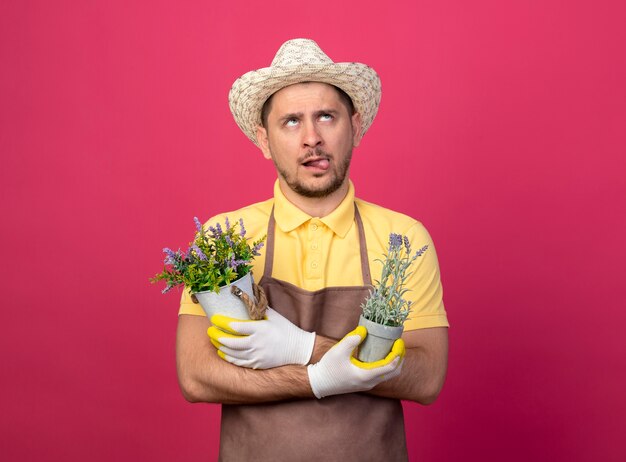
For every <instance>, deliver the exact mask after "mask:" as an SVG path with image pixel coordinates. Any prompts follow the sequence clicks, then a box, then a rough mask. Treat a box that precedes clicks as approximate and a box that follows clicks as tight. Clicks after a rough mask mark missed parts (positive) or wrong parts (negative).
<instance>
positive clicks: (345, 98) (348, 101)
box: [261, 82, 354, 129]
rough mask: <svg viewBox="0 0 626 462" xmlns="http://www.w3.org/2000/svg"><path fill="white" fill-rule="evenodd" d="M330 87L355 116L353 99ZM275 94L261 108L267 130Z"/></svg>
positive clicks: (339, 89)
mask: <svg viewBox="0 0 626 462" xmlns="http://www.w3.org/2000/svg"><path fill="white" fill-rule="evenodd" d="M300 83H311V82H300ZM321 83H324V82H321ZM329 85H330V84H329ZM330 86H331V87H333V88H334V89H335V90H337V93H338V94H339V99H340V100H341V102H342V103H343V104H344V106H345V107H346V109H347V110H348V114H350V117H352V116H353V115H354V103H352V98H350V96H348V94H347V93H346V92H345V91H343V90H342V89H341V88H339V87H336V86H335V85H330ZM274 94H275V93H272V95H271V96H270V97H269V98H267V99H266V100H265V103H263V107H262V108H261V124H263V127H264V128H265V129H267V117H268V116H269V114H270V111H271V110H272V98H273V97H274Z"/></svg>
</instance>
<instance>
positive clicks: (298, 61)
mask: <svg viewBox="0 0 626 462" xmlns="http://www.w3.org/2000/svg"><path fill="white" fill-rule="evenodd" d="M311 64H313V65H315V64H318V65H319V64H322V65H323V64H333V60H332V59H330V58H329V57H328V56H327V55H326V53H324V52H323V51H322V49H321V48H320V47H319V45H318V44H317V43H315V41H313V40H311V39H293V40H288V41H286V42H285V43H283V44H282V46H281V47H280V48H279V49H278V52H277V53H276V56H274V60H273V61H272V64H271V67H293V66H302V65H311Z"/></svg>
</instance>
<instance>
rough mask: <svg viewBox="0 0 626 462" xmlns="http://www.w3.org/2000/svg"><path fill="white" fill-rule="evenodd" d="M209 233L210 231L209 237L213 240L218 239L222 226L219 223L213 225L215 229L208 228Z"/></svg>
mask: <svg viewBox="0 0 626 462" xmlns="http://www.w3.org/2000/svg"><path fill="white" fill-rule="evenodd" d="M209 231H211V237H212V238H213V239H218V238H219V237H221V235H222V232H223V231H222V226H221V225H220V224H219V223H217V224H216V225H215V228H214V227H213V226H209Z"/></svg>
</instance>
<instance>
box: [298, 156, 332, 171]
mask: <svg viewBox="0 0 626 462" xmlns="http://www.w3.org/2000/svg"><path fill="white" fill-rule="evenodd" d="M304 165H305V166H306V167H313V168H318V169H320V170H326V169H328V165H329V162H328V159H317V160H312V161H310V162H306V163H305V164H304Z"/></svg>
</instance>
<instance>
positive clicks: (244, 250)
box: [150, 217, 265, 293]
mask: <svg viewBox="0 0 626 462" xmlns="http://www.w3.org/2000/svg"><path fill="white" fill-rule="evenodd" d="M193 220H194V222H195V224H196V234H195V238H194V240H193V241H192V242H191V243H190V244H189V248H188V249H187V251H186V252H183V251H181V250H180V249H178V250H177V251H176V252H174V251H173V250H171V249H169V248H167V247H166V248H164V249H163V252H164V253H165V260H164V263H165V267H164V268H163V271H162V272H161V273H159V274H157V275H155V277H154V278H151V279H150V281H151V282H152V283H155V282H158V281H165V282H166V287H165V289H163V293H166V292H169V291H170V290H171V289H172V288H173V287H176V286H179V285H183V284H184V285H185V286H186V287H187V288H189V289H190V290H191V292H192V293H195V292H202V291H206V290H210V291H213V292H219V289H220V287H222V286H225V285H228V284H230V283H231V282H233V281H235V280H237V279H239V278H241V277H243V276H245V275H246V274H248V273H249V272H250V270H251V269H252V264H251V262H252V260H253V259H254V257H256V256H259V255H260V254H259V250H260V249H261V247H263V241H264V240H265V237H263V238H261V239H259V240H258V241H256V242H253V243H252V246H250V244H248V241H247V239H246V237H245V236H246V229H245V228H244V225H243V219H239V222H238V223H235V224H233V225H231V223H230V222H229V220H228V217H226V219H225V223H224V225H225V226H224V228H223V227H222V226H221V224H220V223H217V224H216V225H215V227H213V226H209V227H208V229H206V230H205V229H204V226H203V225H202V223H200V220H198V218H197V217H194V219H193ZM237 225H239V230H238V231H237V229H236V228H237Z"/></svg>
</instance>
